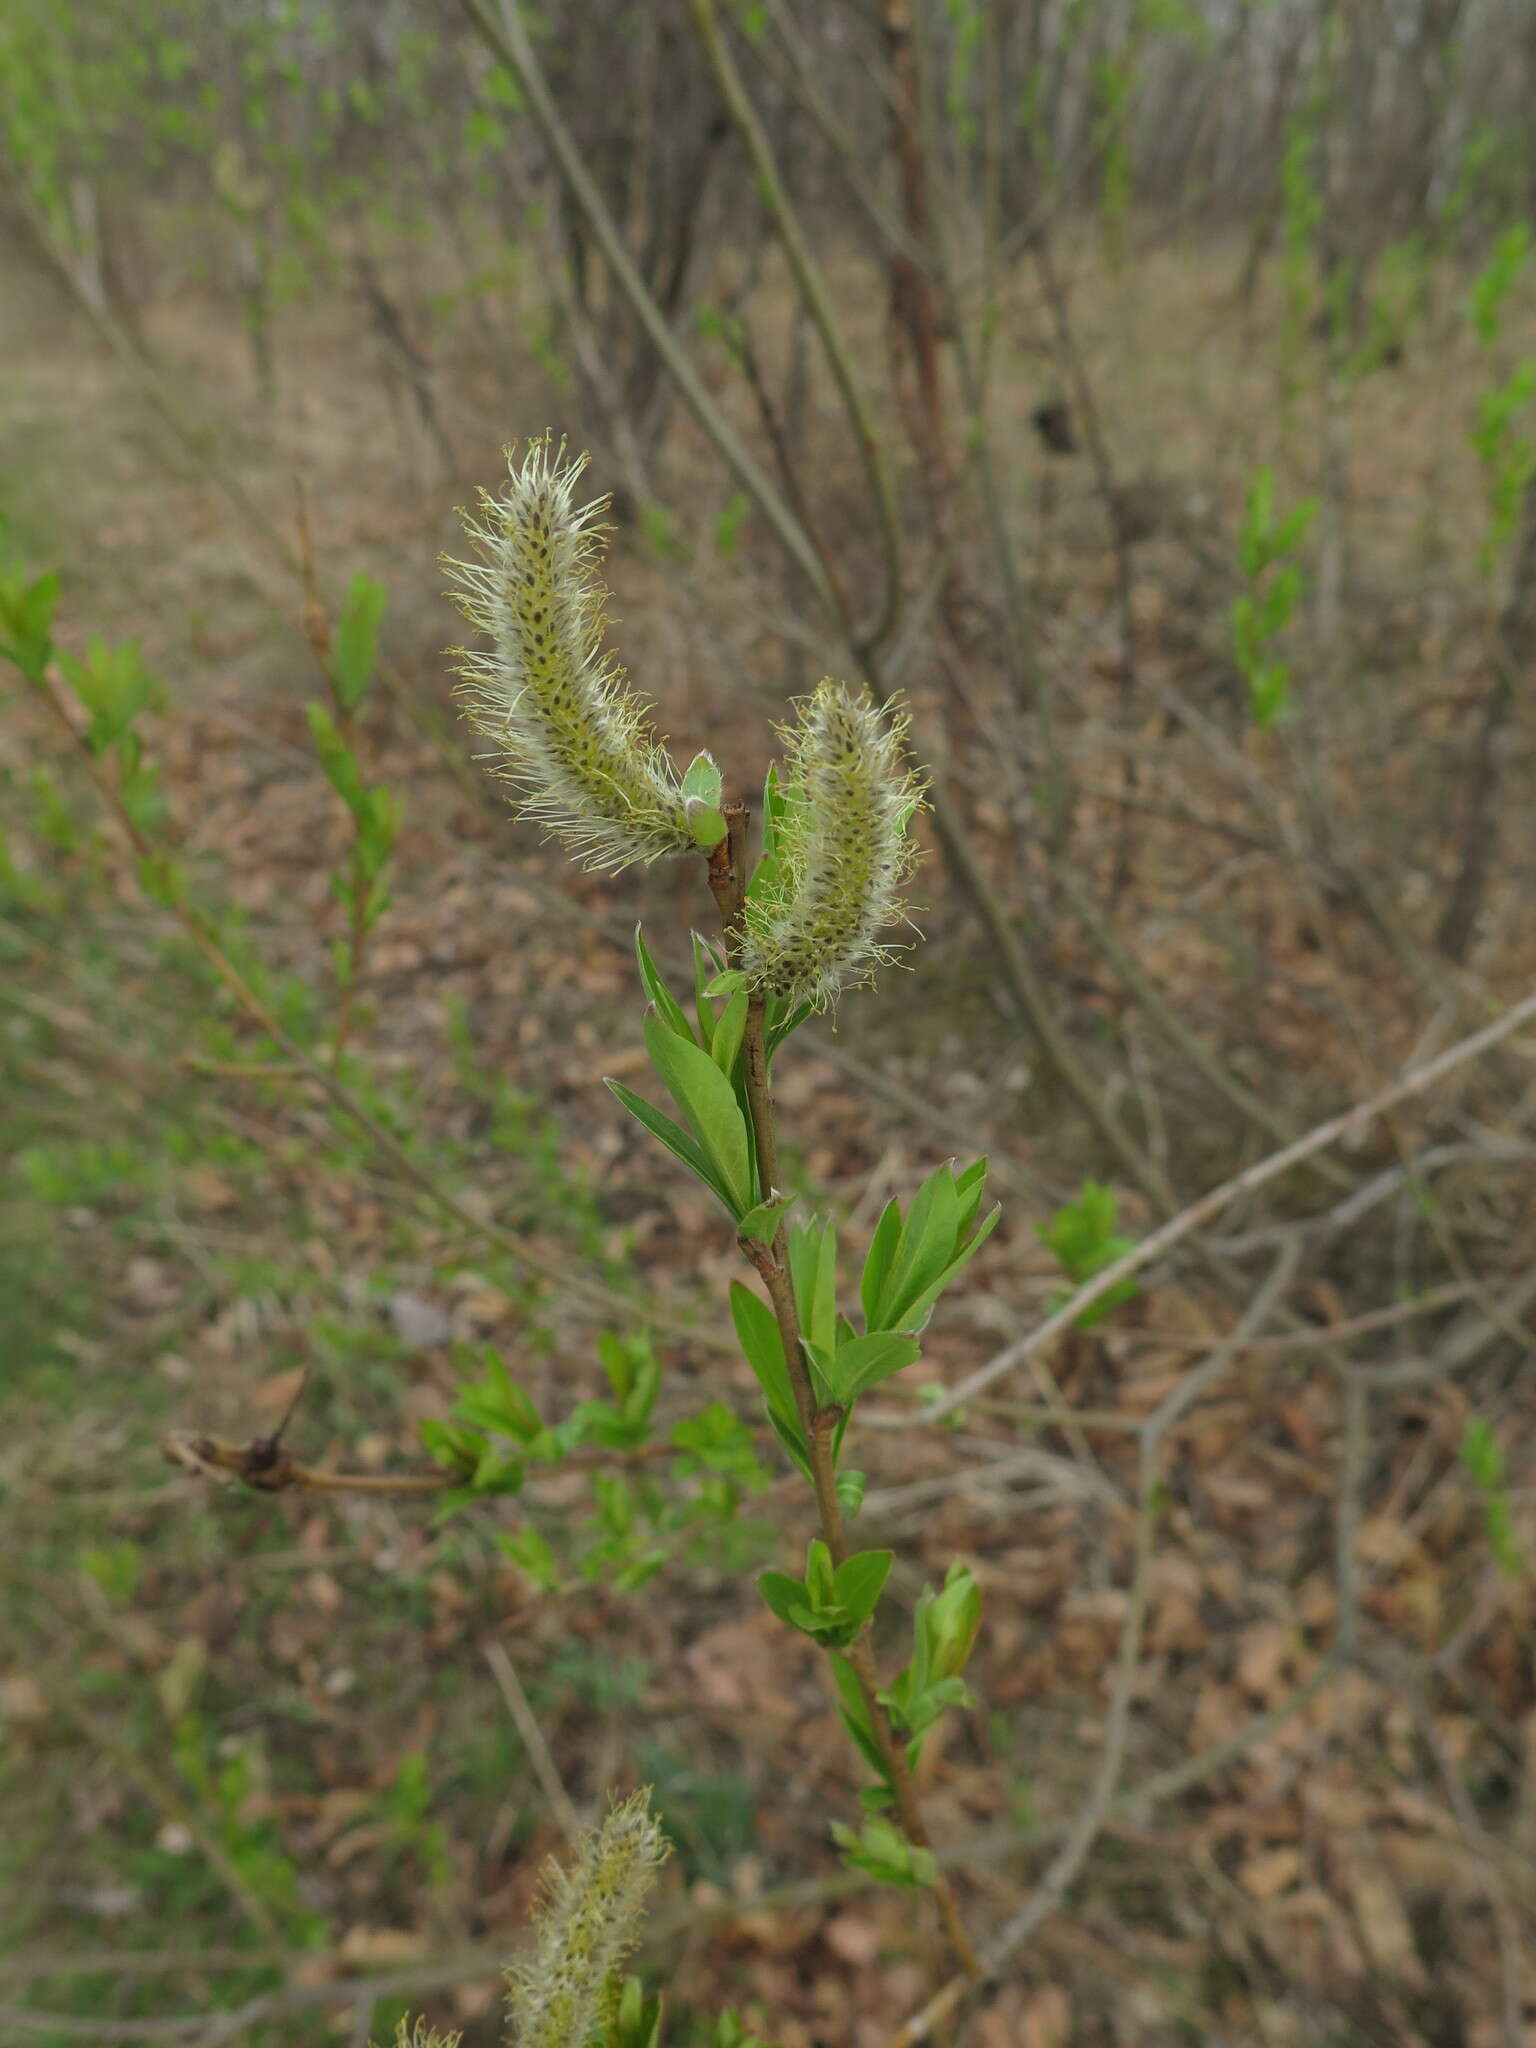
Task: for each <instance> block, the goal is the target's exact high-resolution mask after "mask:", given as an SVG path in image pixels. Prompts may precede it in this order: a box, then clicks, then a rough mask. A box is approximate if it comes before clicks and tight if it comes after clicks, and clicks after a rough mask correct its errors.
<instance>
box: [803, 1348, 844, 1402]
mask: <svg viewBox="0 0 1536 2048" xmlns="http://www.w3.org/2000/svg"><path fill="white" fill-rule="evenodd" d="M800 1349H801V1351H802V1352H803V1353H804V1354H805V1362H806V1364H807V1366H808V1367H809V1368H810V1374H811V1392H812V1393H813V1394H814V1395H815V1396H816V1405H817V1407H818V1408H826V1407H830V1406H832V1405H833V1404H835V1403H836V1402H837V1400H838V1395H837V1382H836V1379H835V1377H834V1373H835V1366H834V1364H833V1354H832V1353H831V1352H830V1351H829V1350H828V1349H827V1347H826V1346H825V1345H824V1344H813V1343H812V1342H811V1340H810V1338H809V1337H802V1338H801V1339H800Z"/></svg>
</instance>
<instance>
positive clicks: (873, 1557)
mask: <svg viewBox="0 0 1536 2048" xmlns="http://www.w3.org/2000/svg"><path fill="white" fill-rule="evenodd" d="M895 1556H896V1553H895V1551H894V1550H861V1551H859V1553H858V1554H857V1556H854V1557H850V1558H848V1559H846V1560H845V1561H844V1562H843V1563H842V1564H840V1565H839V1566H838V1568H837V1571H836V1574H835V1576H834V1581H833V1583H834V1586H835V1589H836V1594H837V1599H838V1602H839V1603H840V1605H842V1606H844V1607H846V1608H847V1610H848V1612H849V1615H850V1616H851V1617H852V1619H853V1620H854V1621H856V1622H858V1623H860V1624H862V1623H864V1622H866V1621H868V1619H869V1617H870V1616H871V1615H872V1614H873V1613H874V1611H875V1607H876V1604H877V1603H878V1601H879V1598H880V1595H881V1593H882V1592H883V1591H884V1588H885V1582H886V1580H887V1578H888V1577H889V1576H890V1570H891V1565H892V1563H893V1562H894V1560H895Z"/></svg>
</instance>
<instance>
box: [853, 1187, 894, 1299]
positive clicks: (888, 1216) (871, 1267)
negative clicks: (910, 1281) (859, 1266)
mask: <svg viewBox="0 0 1536 2048" xmlns="http://www.w3.org/2000/svg"><path fill="white" fill-rule="evenodd" d="M900 1241H901V1204H900V1202H898V1201H897V1200H896V1198H895V1196H894V1195H893V1196H892V1197H891V1199H890V1201H888V1202H887V1203H886V1205H885V1207H884V1209H883V1210H882V1211H881V1213H880V1221H879V1222H878V1223H877V1224H876V1225H875V1234H874V1236H873V1237H872V1238H871V1239H870V1241H869V1250H868V1252H867V1253H866V1254H865V1257H864V1277H863V1279H862V1280H861V1281H860V1283H859V1299H860V1301H861V1302H862V1303H863V1305H864V1324H865V1327H866V1329H870V1330H877V1329H879V1328H880V1327H881V1324H880V1303H881V1301H882V1299H883V1298H884V1294H885V1283H886V1279H887V1277H888V1275H889V1273H890V1270H891V1260H892V1259H893V1258H894V1257H895V1255H896V1247H897V1245H898V1244H899V1243H900Z"/></svg>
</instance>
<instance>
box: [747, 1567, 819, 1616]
mask: <svg viewBox="0 0 1536 2048" xmlns="http://www.w3.org/2000/svg"><path fill="white" fill-rule="evenodd" d="M757 1590H758V1591H759V1593H761V1594H762V1596H763V1599H764V1602H765V1603H766V1604H767V1606H769V1607H770V1608H771V1609H772V1610H773V1612H774V1613H775V1614H776V1615H777V1616H778V1617H779V1619H780V1621H782V1622H784V1623H785V1624H786V1626H788V1627H789V1628H798V1627H799V1626H800V1624H799V1622H797V1621H796V1619H795V1616H796V1614H797V1613H798V1612H799V1611H800V1610H801V1609H803V1608H805V1607H807V1606H808V1605H809V1604H810V1596H809V1595H808V1594H807V1592H806V1589H805V1587H804V1585H803V1584H802V1583H801V1581H800V1580H799V1579H792V1578H790V1577H789V1576H788V1574H787V1573H785V1572H759V1573H758V1575H757Z"/></svg>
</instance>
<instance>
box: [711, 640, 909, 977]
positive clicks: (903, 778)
mask: <svg viewBox="0 0 1536 2048" xmlns="http://www.w3.org/2000/svg"><path fill="white" fill-rule="evenodd" d="M906 729H907V721H906V719H905V718H904V717H902V716H900V715H895V716H893V715H891V714H889V713H883V712H882V711H881V710H880V708H879V707H878V706H877V705H876V704H875V703H874V702H873V701H872V700H871V699H870V698H869V697H867V696H862V695H855V693H854V692H852V691H851V690H849V689H848V688H846V686H845V685H844V684H842V683H839V682H836V681H834V680H833V679H832V678H831V677H830V676H829V677H827V678H826V679H825V680H824V681H823V682H821V683H819V684H818V685H817V687H816V690H815V692H814V694H813V695H812V696H811V697H809V698H808V699H807V700H806V701H805V702H804V703H803V704H802V706H801V708H800V717H799V720H798V722H797V723H796V724H795V725H793V726H790V727H786V728H784V729H783V737H784V739H785V741H786V743H787V746H788V752H787V754H786V756H785V763H784V785H783V786H784V792H785V798H786V806H787V807H786V810H785V813H784V816H783V817H782V818H781V819H780V821H779V826H778V834H777V839H778V844H777V864H776V865H777V872H776V873H773V874H770V875H769V876H766V877H764V878H762V881H761V882H760V884H759V886H757V887H756V888H754V889H753V891H752V894H751V895H750V897H749V898H748V901H747V907H746V915H745V923H744V928H743V932H742V937H741V942H740V946H739V949H738V959H737V964H738V965H739V966H740V968H741V970H742V971H743V973H744V974H745V976H746V980H747V986H748V987H749V988H750V989H752V990H753V991H754V993H756V994H760V995H774V996H782V997H783V998H785V1000H787V1001H789V1002H791V1003H796V1004H799V1003H810V1004H812V1005H814V1006H815V1007H817V1008H824V1007H825V1006H826V1005H827V1004H828V1003H829V1002H831V1001H832V999H833V998H834V997H835V996H836V994H837V992H838V991H839V989H842V988H845V987H847V986H848V985H849V983H850V982H854V981H858V980H868V979H869V977H870V976H871V974H872V973H873V971H874V968H875V967H876V966H877V965H878V964H879V963H880V962H882V961H885V960H888V959H889V958H890V957H891V955H890V951H889V949H888V948H887V947H885V946H882V945H881V944H880V942H879V935H880V933H881V932H882V931H884V930H886V929H887V928H888V927H889V926H891V925H893V924H895V923H896V922H898V921H899V920H900V919H901V917H902V916H903V914H904V908H905V906H904V905H903V904H902V901H901V896H900V891H901V885H902V883H903V881H904V880H905V879H906V877H907V876H908V875H909V874H910V873H911V871H912V867H913V865H914V863H915V861H916V859H917V850H916V848H915V846H914V845H913V843H912V840H911V838H910V837H909V835H908V829H907V828H908V825H909V824H910V822H911V818H912V815H913V813H914V812H915V811H916V810H917V808H918V806H919V804H920V803H921V801H922V787H921V784H920V783H919V781H918V779H917V777H916V776H915V775H913V773H912V772H911V770H910V769H909V768H908V767H907V765H906V762H905V760H904V758H903V755H902V741H903V739H904V737H905V734H906Z"/></svg>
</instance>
